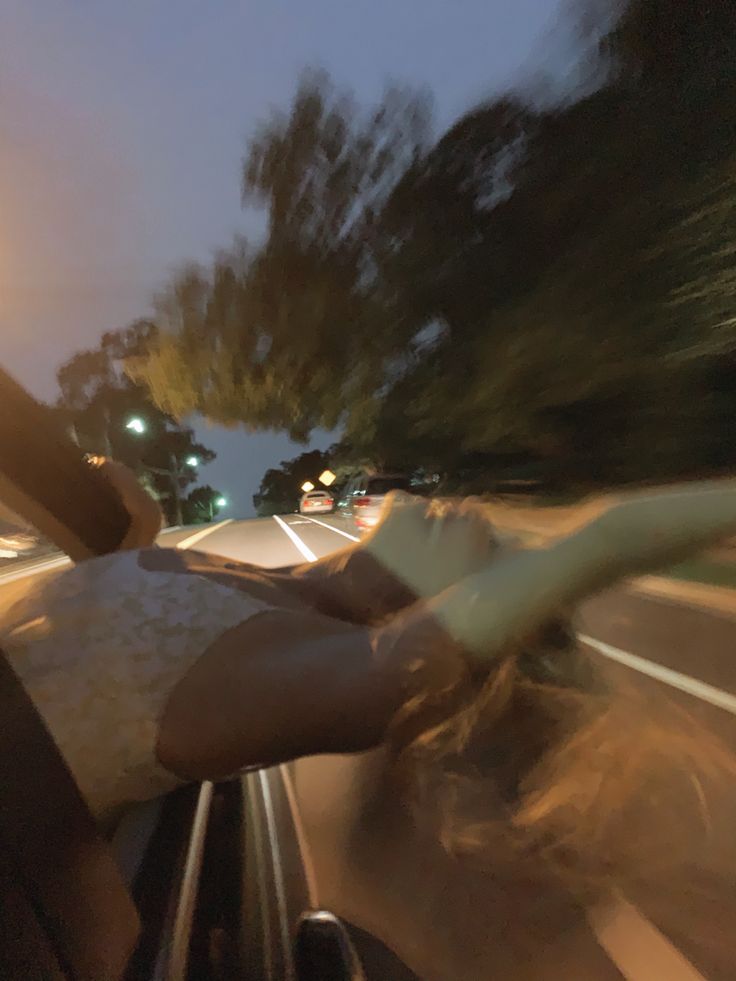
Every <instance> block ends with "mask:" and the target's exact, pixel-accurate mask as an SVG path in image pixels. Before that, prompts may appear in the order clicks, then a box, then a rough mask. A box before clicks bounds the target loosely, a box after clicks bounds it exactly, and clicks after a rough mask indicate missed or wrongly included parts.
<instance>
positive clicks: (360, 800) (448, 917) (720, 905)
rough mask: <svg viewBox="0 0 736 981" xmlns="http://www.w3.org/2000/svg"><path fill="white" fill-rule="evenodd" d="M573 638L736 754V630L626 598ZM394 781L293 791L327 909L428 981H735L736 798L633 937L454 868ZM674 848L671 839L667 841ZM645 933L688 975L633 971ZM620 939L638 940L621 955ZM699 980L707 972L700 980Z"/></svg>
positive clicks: (335, 535)
mask: <svg viewBox="0 0 736 981" xmlns="http://www.w3.org/2000/svg"><path fill="white" fill-rule="evenodd" d="M356 540H357V538H356V536H355V534H354V533H353V530H352V529H351V527H350V526H349V525H347V524H346V523H345V522H343V521H342V520H341V519H339V518H336V517H332V516H327V517H320V518H319V519H313V518H306V517H302V516H300V515H296V514H292V515H285V516H283V517H280V518H264V519H256V520H250V521H223V522H219V523H216V524H214V525H211V526H206V527H204V528H202V529H199V530H192V529H177V530H172V531H168V532H165V533H164V534H163V535H162V536H161V538H160V544H161V545H162V546H163V547H178V548H195V549H201V550H202V551H207V552H210V553H214V554H219V555H224V556H227V557H229V558H232V559H234V560H237V561H241V562H247V563H253V564H256V565H261V566H266V567H280V566H287V565H290V564H294V563H298V562H303V561H312V560H314V559H315V558H319V557H321V556H324V555H327V554H329V553H331V552H333V551H335V550H336V549H339V548H341V547H343V546H345V545H348V544H350V543H351V542H352V541H356ZM62 562H63V560H60V559H59V558H58V557H56V558H53V559H51V560H48V559H46V560H43V561H40V562H39V561H30V562H25V563H18V564H15V565H14V566H13V568H12V571H9V570H8V567H7V566H5V567H4V568H3V569H2V570H0V603H2V604H5V603H7V602H11V601H12V599H13V598H14V596H16V595H18V594H19V592H21V591H23V590H24V589H25V588H27V587H28V585H30V584H31V583H34V582H36V581H37V577H38V576H45V575H52V574H54V573H55V572H57V571H58V569H59V568H61V563H62ZM577 628H578V631H579V635H580V638H581V643H583V645H584V649H585V650H586V651H587V652H588V654H589V656H590V658H591V659H592V660H593V661H594V662H595V663H596V665H597V666H598V667H599V668H600V670H601V671H602V673H604V674H605V675H606V676H607V677H608V678H609V679H610V680H611V682H612V684H614V685H620V686H622V687H627V688H628V689H630V690H632V691H634V692H636V693H638V694H640V695H643V696H645V697H647V698H648V699H649V702H648V704H651V705H653V706H654V709H653V711H654V712H656V711H658V710H659V709H658V708H657V707H658V706H660V705H661V706H663V707H666V706H668V705H670V704H673V705H676V706H679V707H681V708H684V709H686V711H687V712H688V713H690V714H692V715H694V716H695V717H697V718H698V719H700V720H702V721H703V722H704V723H705V724H706V726H707V727H708V729H709V730H710V731H712V732H714V733H716V734H717V735H718V736H719V737H720V738H721V739H722V740H723V741H724V742H725V743H726V744H727V745H728V746H729V747H730V748H732V749H733V750H734V752H736V659H735V658H734V650H735V648H736V645H735V642H736V617H734V616H730V615H727V614H725V613H723V612H721V613H716V612H714V611H712V610H704V609H701V608H698V607H696V606H688V605H684V604H682V603H678V602H674V601H673V600H672V599H668V598H666V597H657V596H652V595H646V594H643V593H641V592H639V591H637V589H636V588H635V587H632V586H624V587H620V588H617V589H615V590H610V591H608V592H607V593H604V594H602V595H600V596H598V597H596V598H595V599H593V600H591V601H589V602H588V603H586V604H585V606H584V607H583V608H582V609H581V611H580V612H579V615H578V618H577ZM386 769H387V768H386V765H385V760H384V759H383V757H382V755H381V753H380V752H378V753H373V754H367V755H365V756H363V757H332V758H317V759H312V760H305V761H301V762H299V763H297V764H295V765H292V766H291V767H289V769H288V773H289V777H288V779H289V781H290V788H291V792H292V794H293V797H294V801H295V806H296V809H297V812H298V814H299V821H300V823H301V825H302V831H303V834H304V838H305V841H307V842H308V843H309V852H310V864H311V865H312V867H313V870H314V878H315V882H316V883H317V884H316V885H315V886H314V888H315V890H317V891H318V894H319V895H318V897H315V898H318V899H319V902H320V904H321V905H324V906H325V907H327V908H332V909H333V910H334V911H335V912H338V913H340V914H341V915H343V916H344V917H345V918H346V919H348V920H350V921H351V922H353V923H356V924H357V925H358V926H360V927H362V928H364V929H366V930H372V931H373V932H374V933H376V934H378V935H379V936H381V937H382V938H383V939H384V941H385V942H386V943H387V944H388V945H389V946H390V947H391V948H392V949H394V950H396V951H397V952H398V953H399V954H400V955H401V956H402V958H403V959H404V960H405V961H406V962H407V963H409V964H411V965H412V967H413V969H414V970H415V971H416V972H417V974H419V975H420V976H421V977H423V978H425V977H426V978H427V979H435V978H436V979H437V981H460V979H471V981H474V979H475V978H478V981H480V979H481V978H483V979H485V978H487V977H489V976H493V977H508V978H509V979H513V981H522V979H523V981H526V979H529V981H533V979H537V978H539V979H543V981H555V979H557V978H559V979H560V981H562V979H563V978H572V979H573V981H576V979H579V981H608V979H611V981H615V979H620V978H622V977H625V978H629V979H630V981H677V979H680V978H681V979H682V981H685V979H691V981H693V979H696V978H698V977H707V978H710V979H713V981H720V979H723V981H727V979H732V978H733V977H735V976H736V968H734V966H733V965H734V963H735V962H736V958H734V956H733V941H732V928H731V924H732V923H733V922H736V856H735V855H734V844H733V840H732V839H733V838H734V837H735V836H734V835H733V833H732V829H733V827H734V826H736V806H735V802H734V800H733V799H732V797H733V796H736V793H735V794H734V795H729V797H728V799H725V800H719V802H718V804H719V808H720V812H719V813H717V814H713V813H711V814H709V815H708V819H707V821H706V826H707V830H706V831H704V830H703V826H702V825H698V826H696V827H694V828H693V830H692V834H693V836H699V837H698V840H699V838H700V837H702V838H703V842H702V850H700V849H696V850H695V851H696V854H697V856H698V858H697V861H696V863H695V865H694V866H691V867H690V868H689V870H688V878H687V880H686V881H678V882H674V881H673V882H671V883H670V886H669V888H668V889H667V890H664V891H663V890H661V889H660V890H659V891H657V890H653V891H652V890H649V891H648V890H647V889H646V888H643V887H642V888H641V889H640V890H639V892H638V894H637V895H636V896H629V897H628V899H630V900H632V901H633V902H634V903H635V908H636V910H638V911H639V913H640V914H644V919H643V920H642V919H641V917H639V916H638V914H636V915H635V916H634V920H633V922H630V921H629V920H627V915H628V912H629V911H630V907H628V906H626V905H623V906H622V905H621V904H618V905H617V906H615V907H611V909H613V914H612V913H611V909H609V908H606V909H605V910H603V911H602V912H601V910H600V909H597V910H593V911H592V912H591V911H588V914H587V915H584V914H583V913H581V911H580V909H579V907H578V906H577V905H576V904H573V903H571V902H570V901H569V900H567V899H566V898H565V897H564V896H561V895H560V894H559V893H558V892H557V893H555V892H554V891H553V892H552V893H547V892H545V890H544V889H542V888H539V886H538V884H537V885H535V886H534V888H531V887H530V885H529V883H528V882H519V881H514V880H513V878H512V879H508V878H504V876H503V875H500V874H499V875H498V876H496V877H495V878H494V876H493V875H489V874H488V871H487V870H486V871H484V872H483V873H482V874H481V873H480V872H479V871H478V869H475V868H474V869H469V867H468V866H467V863H466V864H463V863H460V864H458V862H457V861H455V860H451V859H450V858H449V857H448V856H447V855H446V854H445V853H444V852H443V851H442V849H440V848H439V847H438V846H437V845H436V843H429V841H428V839H427V838H426V836H422V835H421V834H420V833H419V832H418V831H417V829H416V827H415V826H413V825H412V823H411V822H410V821H409V820H408V818H407V812H406V809H405V808H404V807H403V806H401V805H400V794H399V793H398V791H396V788H391V787H390V781H389V788H388V790H389V792H387V785H386V779H387V778H386ZM394 791H396V792H395V793H394ZM673 806H674V807H675V808H677V801H676V800H675V801H673ZM662 833H663V835H665V836H666V834H667V829H666V828H664V829H662ZM706 838H707V839H708V840H707V841H706V840H705V839H706ZM622 911H623V912H622ZM612 915H614V917H615V918H614V920H611V916H612ZM616 917H617V918H616ZM603 921H605V923H604V925H603V926H601V923H603ZM642 923H643V924H644V927H642ZM612 924H613V925H612ZM652 925H654V926H652ZM655 928H658V931H659V932H658V931H657V929H655ZM642 929H644V930H645V931H646V929H652V930H654V934H653V936H654V938H655V939H654V941H652V939H651V937H650V938H649V941H648V942H649V943H650V944H651V943H652V942H653V943H654V945H655V948H656V947H657V944H663V945H664V947H663V949H664V950H666V951H668V952H669V954H668V956H670V958H671V957H672V956H675V957H679V956H680V955H681V954H682V955H684V956H685V957H686V958H687V964H686V967H685V968H683V971H684V973H681V974H679V975H677V974H674V973H673V967H672V964H673V963H674V962H673V961H672V960H671V959H670V960H667V956H665V967H664V968H662V971H661V972H660V973H659V974H657V973H656V972H655V973H652V970H653V969H650V968H648V967H645V968H643V969H641V968H637V967H636V964H634V966H633V967H632V965H631V964H630V963H629V962H628V961H627V958H629V961H630V960H631V957H630V956H629V955H630V953H631V950H632V949H634V948H635V947H636V946H637V943H638V941H637V940H636V939H635V935H636V934H637V931H641V930H642ZM622 933H623V935H624V937H625V938H632V937H634V939H625V940H624V942H623V947H622V944H621V942H620V935H621V934H622ZM611 937H613V938H614V939H613V940H611ZM616 937H619V940H616ZM666 938H669V940H667V939H666ZM670 941H672V943H673V944H674V946H671V945H669V942H670ZM609 945H610V947H611V949H610V950H609V951H608V954H606V953H605V952H604V947H607V946H609ZM622 949H623V953H622V952H621V951H622ZM678 952H680V953H678ZM609 955H610V956H609ZM540 958H541V959H540ZM622 959H623V962H622ZM678 963H679V962H678ZM615 964H617V965H618V966H615ZM489 965H490V966H491V967H492V970H491V969H490V967H489ZM688 965H689V967H688ZM693 965H695V967H697V968H698V969H699V971H700V973H697V972H696V973H692V971H693V970H695V968H694V967H693ZM680 966H682V965H680ZM642 970H643V972H644V973H642ZM688 970H689V971H690V972H691V973H687V971H688Z"/></svg>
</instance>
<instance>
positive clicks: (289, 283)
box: [131, 0, 736, 501]
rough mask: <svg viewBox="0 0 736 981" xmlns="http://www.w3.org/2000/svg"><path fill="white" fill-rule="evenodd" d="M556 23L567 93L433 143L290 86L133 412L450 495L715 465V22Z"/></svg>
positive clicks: (728, 338)
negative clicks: (421, 475)
mask: <svg viewBox="0 0 736 981" xmlns="http://www.w3.org/2000/svg"><path fill="white" fill-rule="evenodd" d="M573 9H575V10H576V12H577V13H576V16H578V18H579V34H580V36H581V38H583V39H584V48H585V52H586V55H585V57H586V58H588V53H589V52H590V51H591V50H593V49H594V48H595V49H596V51H597V59H596V61H595V63H593V61H592V60H590V59H589V58H588V61H587V62H586V66H585V68H586V71H585V78H586V81H585V85H584V87H583V88H581V90H580V92H579V93H578V94H577V96H576V97H575V96H568V97H567V98H566V99H565V100H563V101H560V100H559V99H558V100H557V102H556V103H553V102H551V101H550V100H549V99H547V100H546V101H545V100H544V99H543V98H535V99H532V98H531V96H526V97H522V96H521V95H519V94H516V95H504V96H502V97H500V98H497V99H495V100H493V101H492V102H490V103H487V104H485V105H481V106H478V107H476V108H474V109H473V110H472V111H471V112H469V113H467V114H466V115H465V116H464V117H463V118H461V119H460V120H458V121H457V122H456V123H455V124H454V125H453V126H452V127H451V128H450V129H449V130H448V131H447V133H445V134H444V135H443V136H442V137H441V138H440V139H439V140H438V141H437V143H436V144H435V145H434V146H432V147H430V146H428V142H427V133H428V122H427V119H428V113H427V109H426V103H425V101H424V100H422V99H418V98H417V97H416V96H415V95H412V94H411V93H406V92H396V91H392V92H389V93H388V94H387V95H386V97H385V99H384V100H383V102H382V103H381V105H380V106H378V107H377V109H375V110H373V111H372V112H369V113H361V112H359V111H358V109H357V108H356V107H355V106H354V105H353V103H352V101H351V100H350V99H348V98H346V97H345V96H342V95H340V94H336V93H335V92H334V91H333V89H332V88H331V86H330V85H329V83H328V81H327V80H326V78H325V77H324V76H322V75H308V76H305V78H304V80H303V81H302V84H301V85H300V87H299V90H298V92H297V94H296V97H295V99H294V102H293V104H292V106H291V109H290V112H289V113H288V114H283V115H282V114H275V115H274V116H272V118H271V119H270V120H269V121H268V122H267V123H266V124H265V125H264V126H263V127H262V128H261V130H260V131H259V132H258V133H257V134H256V136H255V137H254V139H253V141H252V142H251V145H250V149H249V152H248V155H247V158H246V160H245V163H244V169H243V196H244V201H245V202H246V203H256V204H259V205H261V206H263V207H265V208H266V211H267V215H268V221H269V225H268V235H267V238H266V241H265V243H264V245H263V247H262V248H260V249H259V250H257V251H256V250H251V249H249V248H248V247H247V246H245V245H244V244H243V243H237V244H236V246H235V247H234V248H232V249H231V250H228V251H227V252H226V253H223V254H222V255H221V256H219V257H218V258H217V259H216V261H215V263H214V264H213V266H212V268H211V269H210V270H207V271H205V270H202V269H199V268H195V267H193V268H191V269H188V270H186V271H185V272H184V273H182V274H181V275H180V276H179V277H178V278H177V279H176V280H175V281H174V282H173V283H172V284H171V285H170V286H169V288H168V290H167V291H166V292H165V293H164V295H163V297H162V300H161V302H160V304H159V309H158V314H157V318H156V325H157V328H158V331H157V332H153V333H152V334H151V336H150V337H149V338H148V341H147V343H146V345H144V350H143V352H141V351H139V352H138V355H137V357H134V358H132V360H131V371H132V374H133V377H135V378H136V379H138V380H140V381H143V382H145V383H146V384H147V385H148V386H149V388H150V391H151V392H152V396H153V398H154V400H155V401H156V402H157V404H158V405H160V406H161V407H162V409H163V410H164V411H166V412H170V413H172V414H173V415H176V416H181V415H184V414H186V413H187V412H189V411H192V410H198V411H201V412H203V413H204V414H206V415H209V416H210V417H212V418H214V419H216V420H217V421H219V422H224V423H230V424H236V423H238V422H245V423H246V424H248V425H251V426H254V427H258V428H278V429H285V430H287V431H288V432H289V433H290V434H291V435H292V436H293V437H294V438H297V439H306V438H307V436H308V434H309V432H310V431H311V429H312V428H313V427H314V426H317V425H321V426H325V427H328V428H332V427H334V426H336V425H337V424H340V425H342V426H343V429H344V433H345V438H344V440H343V449H344V450H345V452H346V454H347V455H348V456H349V458H350V459H351V460H353V461H358V460H360V461H363V462H366V461H369V462H371V463H372V464H374V465H376V466H379V467H384V466H391V467H394V466H398V465H401V468H402V469H405V468H408V467H412V468H413V467H415V466H427V467H429V468H431V469H432V470H434V471H436V472H441V473H445V474H450V473H451V472H453V471H455V472H456V473H462V474H464V475H466V477H467V480H468V481H470V482H473V481H475V480H476V479H477V477H478V476H479V475H481V474H482V473H483V471H484V469H485V472H486V474H491V476H493V474H494V473H496V472H501V471H502V472H504V473H506V474H508V472H509V468H512V469H513V468H514V467H516V468H517V469H518V470H519V471H520V472H521V471H523V472H525V473H534V474H535V475H536V477H537V478H538V479H540V480H542V481H543V482H544V483H545V484H546V485H548V486H560V485H564V484H565V483H567V484H569V485H574V486H576V487H578V488H579V489H581V490H584V489H587V488H589V487H595V486H600V485H605V484H611V483H620V482H629V481H635V482H641V481H644V480H649V479H655V480H667V479H671V478H676V477H686V476H692V475H694V474H698V473H704V472H712V473H715V472H723V471H724V470H725V469H728V468H733V467H734V465H736V446H734V444H733V441H732V440H731V436H730V432H731V418H732V417H733V414H734V411H735V410H736V378H735V377H734V367H735V366H736V311H735V310H734V302H735V301H734V296H736V273H735V272H734V268H735V267H734V263H733V257H734V255H736V231H734V229H736V223H735V222H734V219H735V218H736V179H735V178H734V176H733V175H734V172H735V171H734V165H735V164H736V4H734V3H733V2H732V0H712V2H709V3H703V2H702V0H677V2H675V0H630V2H628V3H623V2H621V3H619V2H617V0H610V3H609V4H605V3H604V0H580V2H579V3H577V4H576V5H575V6H574V8H573ZM581 77H582V76H581ZM591 79H595V84H592V82H591ZM273 473H274V474H277V475H278V471H274V472H273ZM279 479H280V478H278V476H275V477H273V480H274V481H275V483H274V489H270V485H269V488H267V489H266V491H265V492H264V493H265V497H264V501H265V500H274V501H276V500H280V501H284V500H286V499H287V498H288V495H287V497H286V498H281V497H279V494H280V493H281V491H279V490H278V489H277V485H278V480H279ZM463 479H465V477H464V478H463ZM288 499H289V500H290V498H288Z"/></svg>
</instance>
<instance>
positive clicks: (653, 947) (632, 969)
mask: <svg viewBox="0 0 736 981" xmlns="http://www.w3.org/2000/svg"><path fill="white" fill-rule="evenodd" d="M588 922H589V923H590V925H591V927H592V928H593V932H594V933H595V935H596V937H597V939H598V943H599V944H600V945H601V947H602V948H603V949H604V950H605V952H606V953H607V954H608V956H609V957H610V958H611V960H612V961H613V963H614V964H615V965H616V967H617V968H618V969H619V971H620V972H621V974H622V975H623V976H624V977H625V978H626V979H627V981H706V978H705V977H704V976H703V975H702V974H701V973H700V971H698V970H697V969H696V968H695V967H694V966H693V965H692V964H691V963H690V961H689V960H687V958H686V957H685V956H684V955H683V954H682V953H681V952H680V951H679V950H678V949H677V947H675V946H674V944H672V943H671V942H670V941H669V940H668V939H667V937H665V936H664V934H663V933H661V932H660V931H659V930H658V929H657V928H656V927H655V926H654V925H653V924H652V923H650V922H649V920H647V919H646V917H644V916H642V914H641V913H640V912H639V910H638V909H636V907H635V906H632V905H631V903H628V902H627V901H626V900H625V899H623V898H621V899H618V900H617V901H615V902H614V903H611V904H608V905H605V906H598V907H596V908H594V909H591V910H588Z"/></svg>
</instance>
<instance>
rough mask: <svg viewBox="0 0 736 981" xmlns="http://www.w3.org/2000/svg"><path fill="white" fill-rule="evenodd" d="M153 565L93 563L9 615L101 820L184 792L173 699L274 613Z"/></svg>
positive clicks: (33, 689) (33, 679)
mask: <svg viewBox="0 0 736 981" xmlns="http://www.w3.org/2000/svg"><path fill="white" fill-rule="evenodd" d="M145 554H146V553H141V554H140V555H139V553H136V552H121V553H116V554H114V555H109V556H105V557H103V558H100V559H93V560H91V561H87V562H82V563H80V564H79V565H77V566H74V567H72V568H70V569H68V570H65V571H64V572H62V573H60V574H58V575H57V576H56V577H54V578H53V579H52V580H51V581H49V582H47V583H46V584H44V585H42V586H41V587H40V588H37V589H35V590H34V591H33V594H32V595H30V596H28V597H26V598H25V599H23V600H22V601H20V602H19V603H18V604H16V606H15V607H13V608H12V609H11V610H10V611H8V612H7V613H4V614H0V644H1V645H2V647H3V649H4V650H5V652H6V653H7V655H8V657H9V659H10V661H11V663H12V665H13V667H14V669H15V670H16V672H17V673H18V674H19V676H20V678H21V680H22V681H23V683H24V685H25V686H26V689H27V690H28V692H29V694H30V696H31V698H32V699H33V701H34V703H35V705H36V707H37V708H38V710H39V711H40V713H41V715H42V716H43V718H44V719H45V721H46V724H47V726H48V728H49V730H50V732H51V734H52V735H53V737H54V739H55V740H56V742H57V744H58V746H59V748H60V750H61V752H62V754H63V755H64V757H65V759H66V761H67V763H68V765H69V767H70V769H71V771H72V773H73V774H74V776H75V777H76V780H77V782H78V784H79V787H80V790H81V791H82V793H83V795H84V796H85V798H86V799H87V802H88V803H89V805H90V807H91V809H92V811H93V812H94V813H95V814H96V815H98V816H99V817H105V816H106V815H110V814H111V813H113V812H115V811H116V810H117V809H118V808H120V807H121V806H122V805H125V804H129V803H132V802H135V801H141V800H146V799H150V798H151V797H156V796H158V795H160V794H163V793H165V792H167V791H169V790H171V789H172V788H173V787H175V786H176V785H177V784H178V783H180V781H179V780H178V778H177V777H175V776H174V775H173V774H171V773H169V772H168V771H166V770H165V769H164V768H163V767H162V766H161V765H160V764H159V763H158V761H157V759H156V755H155V746H156V739H157V733H158V722H159V719H160V716H161V713H162V711H163V708H164V706H165V704H166V701H167V699H168V696H169V693H170V692H171V691H172V689H173V688H174V687H175V685H176V684H177V682H178V681H179V680H180V679H181V678H182V677H183V676H184V674H185V673H186V672H187V670H188V669H189V668H190V667H191V666H192V664H194V662H195V661H196V660H197V659H198V658H199V657H200V656H201V655H202V654H203V653H204V652H205V651H206V650H207V648H208V647H209V646H210V645H211V644H212V643H213V642H214V641H215V640H216V639H217V638H218V637H219V636H220V635H221V634H223V633H224V632H225V631H227V630H229V629H230V628H232V627H234V626H236V625H237V624H239V623H242V622H243V621H244V620H247V619H248V618H249V617H252V616H253V615H254V614H256V613H258V612H260V611H261V610H265V609H268V608H269V604H268V603H267V602H265V601H264V600H263V599H256V598H254V597H253V596H252V595H249V593H248V591H247V589H244V588H243V584H242V583H240V584H239V586H240V588H230V587H229V586H228V585H225V584H224V582H223V579H222V578H221V577H219V581H215V580H213V579H211V578H208V577H207V576H203V575H200V574H197V573H196V572H194V570H189V569H184V568H182V569H179V570H177V571H164V570H161V571H154V570H152V569H150V568H144V567H143V566H144V563H143V562H142V561H140V560H141V558H142V556H143V555H145ZM148 564H149V565H150V564H155V563H150V562H149V563H148ZM164 564H165V563H164ZM182 572H185V573H188V574H181V573H182Z"/></svg>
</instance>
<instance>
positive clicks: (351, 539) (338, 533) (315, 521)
mask: <svg viewBox="0 0 736 981" xmlns="http://www.w3.org/2000/svg"><path fill="white" fill-rule="evenodd" d="M307 521H313V522H314V524H316V525H322V527H323V528H329V529H330V531H334V532H335V534H336V535H342V537H343V538H349V539H350V541H351V542H359V541H360V539H359V538H356V536H355V535H348V533H347V532H346V531H340V529H339V528H333V527H332V525H328V524H327V522H326V521H317V519H316V518H307Z"/></svg>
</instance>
